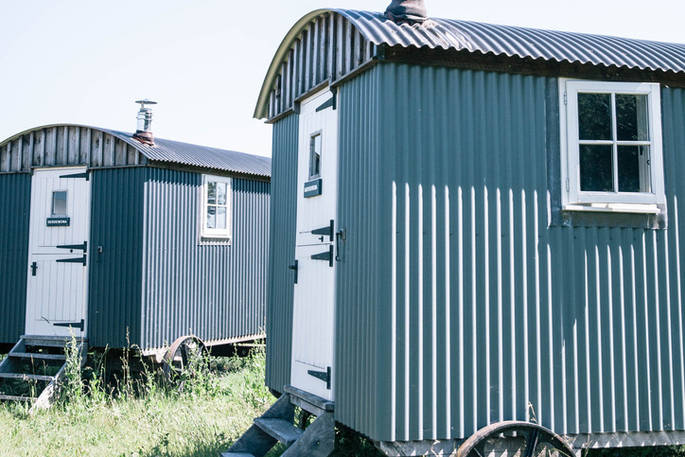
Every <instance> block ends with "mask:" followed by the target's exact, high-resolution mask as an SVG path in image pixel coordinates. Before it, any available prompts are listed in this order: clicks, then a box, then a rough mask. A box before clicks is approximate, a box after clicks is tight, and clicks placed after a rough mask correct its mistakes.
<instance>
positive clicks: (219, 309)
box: [141, 168, 269, 348]
mask: <svg viewBox="0 0 685 457" xmlns="http://www.w3.org/2000/svg"><path fill="white" fill-rule="evenodd" d="M201 184H202V175H200V174H198V173H191V172H184V171H176V170H166V169H159V168H148V169H146V183H145V203H144V205H145V216H144V218H145V219H144V220H145V222H144V225H143V226H142V230H143V234H144V242H143V246H142V250H143V282H142V297H143V298H142V301H143V302H142V309H141V320H142V337H141V338H142V345H143V347H145V348H155V347H162V346H164V345H165V344H170V343H172V342H173V341H174V340H175V339H176V338H177V337H179V336H182V335H186V334H189V333H193V334H195V335H198V336H199V337H200V338H202V339H203V340H204V341H206V342H210V343H211V342H216V341H221V340H226V339H231V338H241V337H249V336H253V335H259V334H263V333H264V326H265V323H264V315H265V307H266V270H267V268H266V259H267V252H266V251H267V249H268V227H269V183H268V182H265V181H254V180H245V179H238V178H234V179H233V241H232V243H231V244H230V245H226V244H202V243H200V238H199V233H200V226H199V224H200V221H199V219H200V217H199V215H200V207H199V204H200V189H201Z"/></svg>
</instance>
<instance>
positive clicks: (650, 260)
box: [336, 64, 685, 441]
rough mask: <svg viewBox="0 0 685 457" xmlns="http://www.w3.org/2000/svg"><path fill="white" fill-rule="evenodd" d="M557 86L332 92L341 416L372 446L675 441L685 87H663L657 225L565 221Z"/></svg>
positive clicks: (428, 80) (391, 75)
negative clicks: (654, 437)
mask: <svg viewBox="0 0 685 457" xmlns="http://www.w3.org/2000/svg"><path fill="white" fill-rule="evenodd" d="M373 75H375V76H373ZM374 78H377V80H375V79H374ZM557 84H558V82H557V80H556V79H555V78H546V77H536V76H524V75H512V74H504V73H493V72H483V71H471V70H459V69H447V68H434V67H420V66H409V65H399V64H382V65H379V66H378V67H376V68H374V69H372V70H370V71H369V72H367V73H365V74H363V75H361V76H360V77H358V78H355V79H354V80H351V81H349V82H348V83H346V84H345V85H343V86H342V87H341V103H340V109H341V133H340V134H341V184H340V185H341V194H340V198H341V200H340V205H341V209H340V220H341V224H343V225H344V226H345V228H346V229H347V230H348V239H349V241H348V242H347V243H346V245H345V249H346V253H345V258H344V261H343V263H342V264H341V268H340V270H339V282H338V285H339V288H340V289H339V293H340V296H339V301H338V314H337V317H338V321H337V324H336V328H337V330H338V335H337V344H338V346H339V347H338V348H337V352H336V356H337V357H338V358H337V361H336V366H337V378H336V382H337V385H338V386H340V390H339V392H338V399H337V402H336V415H337V419H338V420H339V421H341V422H343V423H345V424H347V425H351V426H353V427H354V428H355V429H356V430H358V431H360V432H362V433H365V434H367V435H368V436H370V437H371V438H373V439H376V440H382V441H385V440H387V441H394V440H398V441H403V440H424V439H425V440H430V439H454V438H463V437H466V436H469V435H470V434H472V433H473V432H474V431H476V430H477V429H479V428H481V427H483V426H485V425H487V424H489V423H492V422H495V421H499V420H508V419H518V420H530V419H532V418H535V419H536V420H537V421H538V422H539V423H541V424H543V425H545V426H547V427H549V428H551V429H553V430H555V431H556V432H559V433H562V434H577V433H603V432H622V431H643V432H647V431H662V430H683V429H684V428H685V417H684V415H685V405H684V401H685V363H684V361H685V354H684V346H683V309H682V279H681V274H682V273H681V264H680V263H681V262H680V258H681V252H682V248H681V246H680V242H681V240H680V234H681V233H682V229H681V226H680V218H681V217H682V204H681V202H680V198H681V197H680V195H681V194H682V193H683V192H685V185H684V184H683V182H682V179H679V177H680V176H682V175H683V173H684V172H685V169H684V168H685V162H683V161H682V160H681V157H683V155H684V154H685V133H684V132H683V129H682V126H683V125H685V91H683V90H682V89H671V88H663V89H662V97H663V106H662V109H663V122H664V128H663V134H664V164H665V169H666V196H667V201H668V229H666V230H652V229H642V228H624V227H599V226H598V227H589V226H588V227H585V226H565V225H560V224H559V223H558V222H556V219H555V217H554V214H555V211H558V206H557V205H558V202H556V201H555V198H556V197H555V193H557V192H558V191H557V190H556V188H555V186H557V185H558V182H556V181H555V180H554V178H553V176H554V170H553V168H554V167H558V157H559V154H560V152H559V131H558V130H559V125H558V111H559V106H558V93H557V91H558V88H557ZM373 87H377V88H378V95H376V94H375V93H374V92H373ZM377 100H382V101H383V110H382V116H381V117H380V123H374V122H373V119H374V117H373V115H372V111H373V109H374V108H373V107H374V106H375V105H374V104H375V103H377ZM347 110H350V111H349V112H348V111H347ZM362 119H364V120H365V121H367V122H361V120H362ZM374 126H375V129H376V130H375V131H374ZM367 136H372V137H374V138H373V139H370V138H367ZM350 159H354V160H350ZM553 159H554V160H553ZM377 164H382V172H379V173H378V174H377V175H375V176H378V179H377V183H373V182H370V183H369V182H365V180H369V179H372V178H373V176H374V175H373V173H374V170H375V168H374V167H375V166H377ZM355 175H357V176H356V179H355ZM372 210H373V211H374V213H373V214H377V216H374V215H373V214H371V212H372ZM366 212H368V215H367V213H366ZM365 215H366V216H368V220H367V219H364V217H363V216H365ZM373 221H376V224H375V225H373ZM371 228H373V230H371ZM379 233H380V236H379V235H378V234H379ZM348 265H349V266H350V267H349V268H351V267H352V266H354V267H355V268H357V269H359V271H357V272H350V271H348V270H347V268H348ZM371 268H373V269H375V270H374V271H371V270H370V269H371ZM370 308H373V312H371V310H370ZM374 333H375V334H376V336H377V340H376V341H373V338H372V337H371V336H370V335H371V334H374ZM370 346H371V347H370ZM374 377H375V378H376V380H377V382H376V383H375V385H370V384H368V382H369V381H368V378H374ZM353 389H357V391H356V392H354V393H355V395H352V393H353ZM371 394H372V395H374V397H373V400H372V401H370V400H369V398H370V397H369V395H371ZM379 412H383V415H382V416H379V415H378V413H379Z"/></svg>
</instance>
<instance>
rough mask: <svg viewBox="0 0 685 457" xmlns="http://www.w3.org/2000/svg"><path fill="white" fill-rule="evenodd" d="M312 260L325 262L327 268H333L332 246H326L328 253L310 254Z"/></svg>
mask: <svg viewBox="0 0 685 457" xmlns="http://www.w3.org/2000/svg"><path fill="white" fill-rule="evenodd" d="M312 260H327V261H328V266H329V267H332V266H333V245H332V244H331V245H330V246H328V251H326V252H321V253H319V254H312Z"/></svg>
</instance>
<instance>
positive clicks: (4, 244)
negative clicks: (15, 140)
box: [0, 173, 31, 343]
mask: <svg viewBox="0 0 685 457" xmlns="http://www.w3.org/2000/svg"><path fill="white" fill-rule="evenodd" d="M30 204H31V175H30V174H28V173H20V174H0V214H1V215H2V223H1V224H0V227H2V236H0V310H1V311H2V318H0V343H16V342H17V341H18V340H19V336H21V335H23V333H24V328H25V327H24V323H25V320H26V274H27V272H28V265H29V263H28V249H29V206H30Z"/></svg>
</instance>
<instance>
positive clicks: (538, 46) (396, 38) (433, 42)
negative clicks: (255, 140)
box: [255, 9, 685, 118]
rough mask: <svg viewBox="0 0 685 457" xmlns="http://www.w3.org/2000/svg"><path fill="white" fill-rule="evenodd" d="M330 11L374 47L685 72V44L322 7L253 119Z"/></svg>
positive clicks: (274, 68)
mask: <svg viewBox="0 0 685 457" xmlns="http://www.w3.org/2000/svg"><path fill="white" fill-rule="evenodd" d="M327 14H339V15H341V16H343V17H344V18H346V19H347V20H348V21H349V22H350V23H351V24H352V25H353V26H354V27H355V28H356V29H357V30H358V31H359V33H360V34H361V35H362V36H363V37H364V38H365V39H367V40H368V41H370V42H372V43H374V44H375V45H386V46H391V47H405V48H409V47H414V48H428V49H443V50H454V51H467V52H472V53H480V54H491V55H496V56H507V57H519V58H524V59H535V60H545V61H555V62H568V63H580V64H589V65H596V66H605V67H617V68H629V69H639V70H646V71H663V72H672V73H677V74H682V73H685V44H676V43H662V42H656V41H645V40H636V39H630V38H617V37H610V36H602V35H592V34H584V33H574V32H558V31H553V30H541V29H533V28H526V27H515V26H507V25H493V24H484V23H480V22H471V21H460V20H455V19H436V18H434V19H430V20H427V21H425V22H423V23H421V24H413V25H410V24H397V23H395V22H393V21H391V20H389V19H387V18H386V17H385V16H384V15H383V14H381V13H375V12H369V11H356V10H348V9H319V10H315V11H312V12H311V13H309V14H307V15H305V16H304V17H303V18H302V19H300V20H299V21H298V22H297V23H296V24H295V25H294V26H293V27H292V28H291V29H290V31H289V32H288V34H287V35H286V36H285V38H284V39H283V42H282V43H281V45H280V46H279V48H278V50H277V52H276V54H275V56H274V58H273V60H272V63H271V66H270V67H269V70H268V72H267V74H266V77H265V78H264V84H263V86H262V90H261V92H260V94H259V100H258V102H257V107H256V109H255V117H258V118H261V117H264V115H265V111H266V110H265V107H266V104H267V101H268V98H269V92H270V91H271V90H272V89H273V84H274V81H275V78H276V77H277V76H278V73H279V71H280V64H281V62H282V61H283V60H284V59H285V58H286V56H287V55H288V52H289V51H290V48H291V46H292V45H293V43H294V42H295V41H296V40H297V39H298V37H299V35H300V34H301V33H302V31H303V30H304V29H305V28H306V27H307V26H308V25H309V24H310V23H311V22H312V21H314V20H315V19H316V18H318V17H320V16H324V15H327Z"/></svg>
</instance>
